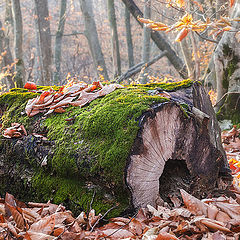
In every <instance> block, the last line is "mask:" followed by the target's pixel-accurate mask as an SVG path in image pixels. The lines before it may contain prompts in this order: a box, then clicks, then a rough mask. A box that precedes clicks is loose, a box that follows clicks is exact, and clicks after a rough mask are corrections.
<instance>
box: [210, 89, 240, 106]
mask: <svg viewBox="0 0 240 240" xmlns="http://www.w3.org/2000/svg"><path fill="white" fill-rule="evenodd" d="M229 94H240V92H227V93H225V94H224V95H223V96H222V97H221V98H220V99H219V100H218V101H217V102H216V103H215V105H214V106H213V107H216V106H217V105H218V104H219V103H220V102H221V101H222V100H223V99H224V98H225V97H226V96H227V95H229Z"/></svg>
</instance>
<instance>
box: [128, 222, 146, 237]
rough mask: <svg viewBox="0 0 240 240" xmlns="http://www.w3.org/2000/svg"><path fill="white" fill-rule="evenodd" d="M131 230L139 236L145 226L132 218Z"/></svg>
mask: <svg viewBox="0 0 240 240" xmlns="http://www.w3.org/2000/svg"><path fill="white" fill-rule="evenodd" d="M129 230H130V231H131V232H132V233H133V234H134V235H137V236H139V235H141V234H142V232H143V226H142V224H141V223H140V222H139V221H138V220H136V219H132V221H131V222H130V223H129Z"/></svg>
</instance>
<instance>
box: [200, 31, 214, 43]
mask: <svg viewBox="0 0 240 240" xmlns="http://www.w3.org/2000/svg"><path fill="white" fill-rule="evenodd" d="M195 33H196V34H197V35H198V36H199V37H200V38H202V39H203V40H206V41H209V42H213V43H217V44H218V41H216V40H214V39H211V38H207V37H204V36H202V35H201V34H200V33H198V32H196V31H195Z"/></svg>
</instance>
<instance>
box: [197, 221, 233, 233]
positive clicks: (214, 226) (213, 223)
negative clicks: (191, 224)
mask: <svg viewBox="0 0 240 240" xmlns="http://www.w3.org/2000/svg"><path fill="white" fill-rule="evenodd" d="M200 222H201V223H203V224H204V225H206V226H207V227H209V228H211V229H213V230H219V231H223V232H231V231H230V230H229V229H228V228H226V227H224V226H223V223H221V222H219V221H216V220H212V219H207V218H202V219H201V220H200Z"/></svg>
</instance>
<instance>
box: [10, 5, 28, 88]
mask: <svg viewBox="0 0 240 240" xmlns="http://www.w3.org/2000/svg"><path fill="white" fill-rule="evenodd" d="M12 13H13V22H14V57H15V59H16V67H15V69H16V75H15V76H14V81H15V82H16V85H17V86H18V87H23V83H24V81H25V67H24V62H23V46H22V45H23V26H22V12H21V6H20V1H19V0H12Z"/></svg>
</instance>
